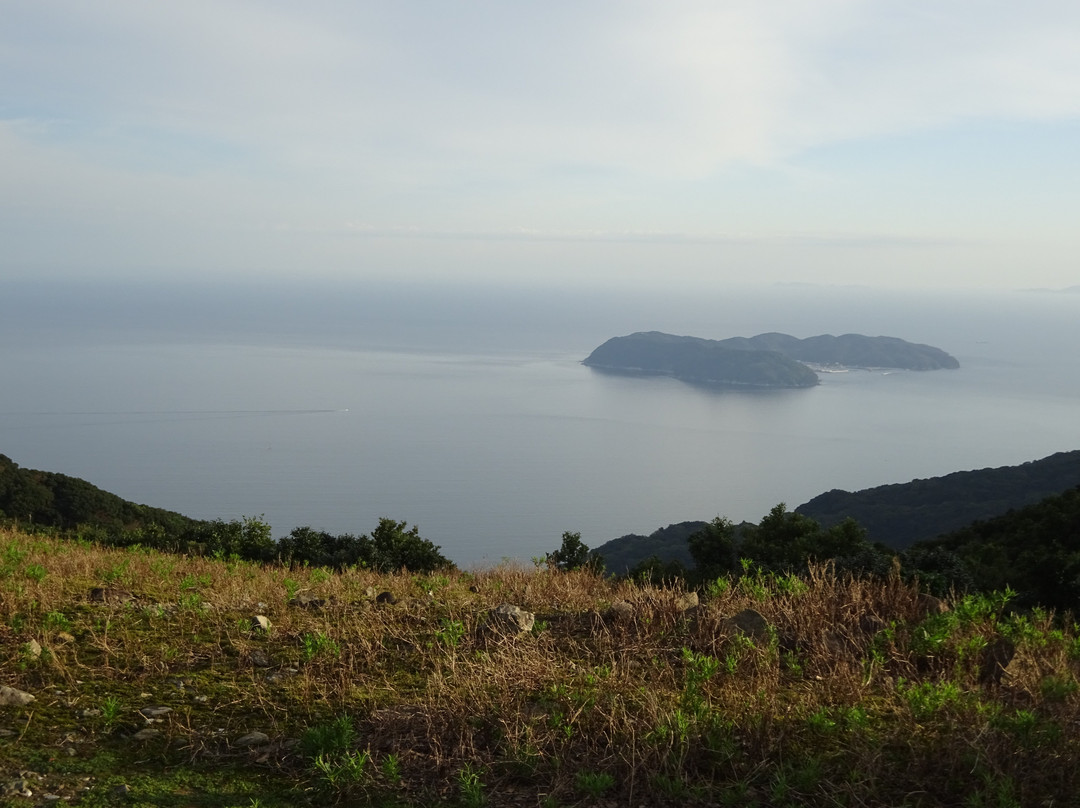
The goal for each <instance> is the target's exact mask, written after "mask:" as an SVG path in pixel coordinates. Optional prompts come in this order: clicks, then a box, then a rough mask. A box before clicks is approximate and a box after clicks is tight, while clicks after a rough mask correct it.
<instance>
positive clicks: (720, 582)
mask: <svg viewBox="0 0 1080 808" xmlns="http://www.w3.org/2000/svg"><path fill="white" fill-rule="evenodd" d="M729 589H731V579H730V578H728V577H727V576H721V577H719V578H716V579H715V580H712V581H709V582H708V583H707V584H705V595H706V597H708V598H709V600H716V599H718V598H720V597H722V596H723V595H726V594H727V591H728V590H729Z"/></svg>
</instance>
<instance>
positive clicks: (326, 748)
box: [300, 715, 356, 760]
mask: <svg viewBox="0 0 1080 808" xmlns="http://www.w3.org/2000/svg"><path fill="white" fill-rule="evenodd" d="M355 741H356V729H355V728H354V727H353V722H352V719H351V718H349V716H347V715H339V716H338V717H337V718H335V719H334V720H333V721H328V722H326V723H325V724H317V725H315V726H313V727H308V728H307V730H305V731H304V734H303V735H301V736H300V752H301V753H302V754H303V755H304V756H305V757H307V758H309V759H311V760H314V759H316V758H318V757H320V756H321V757H327V758H328V757H333V756H340V755H343V754H345V753H346V752H348V751H349V749H351V748H352V745H353V743H354V742H355Z"/></svg>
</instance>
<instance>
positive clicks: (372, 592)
mask: <svg viewBox="0 0 1080 808" xmlns="http://www.w3.org/2000/svg"><path fill="white" fill-rule="evenodd" d="M377 594H378V591H377V590H376V589H375V587H373V586H369V587H368V588H367V589H365V590H364V597H366V598H373V597H375V595H377Z"/></svg>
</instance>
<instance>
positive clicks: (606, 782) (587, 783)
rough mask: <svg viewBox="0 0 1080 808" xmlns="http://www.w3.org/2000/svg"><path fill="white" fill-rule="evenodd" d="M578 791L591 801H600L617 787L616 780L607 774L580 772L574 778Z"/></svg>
mask: <svg viewBox="0 0 1080 808" xmlns="http://www.w3.org/2000/svg"><path fill="white" fill-rule="evenodd" d="M574 784H575V785H576V786H577V789H578V791H580V792H581V793H582V794H584V795H585V796H586V797H589V798H590V799H594V800H596V799H599V798H600V797H601V796H603V795H604V794H605V793H607V792H608V791H610V790H611V789H612V787H613V786H614V785H615V778H614V777H612V776H611V775H610V774H608V773H607V772H589V771H579V772H578V773H577V775H576V776H575V777H574Z"/></svg>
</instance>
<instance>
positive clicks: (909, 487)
mask: <svg viewBox="0 0 1080 808" xmlns="http://www.w3.org/2000/svg"><path fill="white" fill-rule="evenodd" d="M1075 485H1080V451H1072V452H1058V453H1057V454H1053V455H1050V456H1049V457H1044V458H1043V459H1041V460H1033V461H1031V462H1029V463H1022V464H1021V465H1019V466H1003V467H1001V468H989V469H978V470H975V471H958V472H954V473H953V474H946V475H944V476H942V477H933V478H930V479H927V480H912V481H911V482H909V483H895V484H893V485H879V486H877V487H875V488H868V489H865V490H863V491H855V492H850V491H840V490H833V491H828V492H826V493H824V494H820V495H818V496H816V497H814V498H813V499H812V500H810V501H809V502H807V503H805V504H803V505H800V506H799V507H798V508H796V509H795V510H796V511H798V512H799V513H801V514H805V515H806V516H809V517H811V518H813V519H816V520H817V521H819V522H821V524H823V525H826V526H830V525H835V524H839V523H840V522H842V521H843V520H844V519H848V518H850V519H854V520H855V521H856V522H858V523H859V524H860V525H862V526H863V527H865V528H866V530H867V532H868V533H869V537H870V540H871V541H878V542H882V543H883V544H887V545H889V546H890V547H893V548H895V549H897V550H903V549H906V548H907V547H910V546H911V545H913V544H915V543H916V542H920V541H925V540H929V539H936V538H937V537H939V536H943V535H945V534H946V533H950V532H951V531H954V530H959V529H960V528H962V527H965V526H967V525H969V524H971V523H972V522H974V521H976V520H977V519H989V518H991V517H995V516H998V515H1000V514H1003V513H1005V512H1006V511H1008V510H1010V509H1013V508H1021V507H1023V506H1025V505H1031V504H1033V503H1036V502H1039V501H1040V500H1042V499H1043V498H1044V497H1048V496H1051V495H1053V494H1060V493H1061V492H1062V491H1065V490H1067V489H1069V488H1072V487H1073V486H1075Z"/></svg>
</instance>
